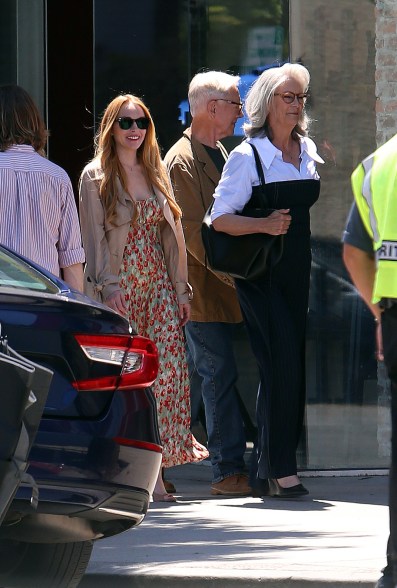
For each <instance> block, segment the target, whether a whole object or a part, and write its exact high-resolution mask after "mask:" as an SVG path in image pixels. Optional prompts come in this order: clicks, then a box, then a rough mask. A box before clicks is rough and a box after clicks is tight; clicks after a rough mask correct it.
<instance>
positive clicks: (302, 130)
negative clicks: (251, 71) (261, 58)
mask: <svg viewBox="0 0 397 588" xmlns="http://www.w3.org/2000/svg"><path fill="white" fill-rule="evenodd" d="M289 78H292V79H294V80H297V81H298V82H299V83H300V84H301V86H302V92H306V91H307V89H308V87H309V82H310V74H309V71H308V70H307V69H306V67H304V66H303V65H301V64H300V63H284V65H282V66H281V67H272V68H269V69H266V70H265V71H264V72H262V74H261V75H260V76H259V78H258V79H257V80H256V81H255V82H254V84H253V85H252V86H251V88H250V90H249V92H248V94H247V97H246V99H245V111H246V113H247V116H248V119H249V123H245V124H244V127H243V128H244V132H245V134H246V135H247V136H248V137H255V136H258V135H266V134H267V132H266V119H267V117H268V114H269V111H270V108H271V104H272V101H273V96H274V93H275V91H276V89H277V88H278V87H279V86H280V85H281V84H283V83H284V82H285V81H286V80H288V79H289ZM308 123H309V118H308V116H307V114H306V111H305V110H304V109H303V110H302V113H301V116H300V118H299V121H298V124H297V125H296V127H295V128H296V132H297V133H298V134H300V135H305V134H306V131H307V127H308Z"/></svg>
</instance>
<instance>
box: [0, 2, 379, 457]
mask: <svg viewBox="0 0 397 588" xmlns="http://www.w3.org/2000/svg"><path fill="white" fill-rule="evenodd" d="M61 4H62V3H59V4H58V6H61ZM48 6H49V5H48V3H47V2H45V0H2V3H1V19H0V31H1V35H0V49H1V51H0V56H1V57H0V83H10V82H16V83H19V84H21V85H22V86H24V87H25V88H26V89H27V90H28V91H29V92H30V93H31V94H32V96H33V97H34V98H35V100H36V102H37V103H38V104H39V106H40V107H41V108H42V110H43V112H45V108H46V104H45V101H46V96H49V102H50V104H49V105H48V106H49V107H51V108H52V109H53V110H54V111H56V112H54V113H53V118H52V125H53V126H54V124H55V123H54V120H55V119H54V116H55V115H58V116H59V117H61V118H60V121H59V122H60V127H56V130H57V132H54V135H55V136H56V137H59V141H60V143H62V149H63V151H62V152H61V151H58V152H57V153H58V157H59V161H58V162H59V163H60V164H61V165H63V166H64V167H65V168H66V169H68V166H69V167H71V161H70V154H71V153H74V152H76V150H77V151H79V150H80V151H81V150H82V147H81V146H82V145H83V146H84V148H85V149H90V148H91V146H92V144H91V141H90V140H91V135H90V133H91V132H92V138H93V133H94V130H95V129H94V128H92V129H91V127H90V129H89V131H87V125H86V126H85V127H84V124H85V123H84V122H83V118H82V117H81V113H80V111H79V110H78V109H77V110H76V109H75V110H74V111H72V110H71V109H70V99H71V96H72V94H73V92H74V94H73V97H74V96H75V94H76V92H75V91H74V89H73V83H70V84H68V85H66V86H65V93H64V94H63V93H62V92H59V94H60V95H61V94H62V99H64V100H65V103H67V102H68V101H69V102H68V105H69V106H68V108H62V104H63V103H62V102H57V101H56V96H55V97H54V91H55V92H56V90H54V87H55V88H56V87H57V84H58V85H59V81H60V79H61V78H59V76H62V75H63V73H64V72H63V68H62V70H60V71H58V69H57V68H58V63H57V60H56V57H55V56H56V55H57V52H56V51H54V50H52V51H50V49H51V45H47V44H46V43H47V41H48V34H49V30H47V29H46V26H48V28H49V29H51V26H52V29H54V22H55V24H56V23H58V24H59V22H60V21H61V22H62V23H63V22H64V20H63V19H62V20H61V19H58V18H57V13H56V10H55V12H53V15H52V20H51V19H50V21H46V18H47V17H48ZM51 6H53V7H55V6H56V4H54V5H52V4H51ZM62 6H63V8H64V10H66V11H68V10H69V9H68V7H67V5H66V4H62ZM86 6H87V8H86V14H85V19H86V20H85V21H84V22H87V23H88V25H90V22H91V21H90V18H91V7H90V6H88V4H87V5H86ZM92 6H93V21H92V22H93V29H94V34H93V36H94V73H93V74H92V75H93V79H94V85H93V87H92V95H91V94H90V90H91V77H90V75H88V74H91V73H92V72H91V70H92V68H91V61H90V60H91V58H92V54H91V53H90V52H91V37H90V38H89V41H88V42H87V43H86V45H84V43H83V40H82V38H81V39H80V37H82V36H81V35H77V36H76V39H74V40H73V43H74V45H73V47H74V48H76V50H77V52H79V51H80V53H81V59H82V60H83V61H84V63H85V69H82V68H80V69H79V72H80V75H84V77H85V78H86V79H87V80H88V81H87V86H86V87H84V100H83V99H82V98H81V96H82V95H83V92H82V93H81V94H79V95H78V96H77V98H75V100H76V101H78V103H79V104H78V106H79V107H80V106H81V108H82V109H84V108H85V107H87V104H88V109H89V110H90V112H91V110H92V108H91V100H92V103H93V105H94V108H93V117H94V118H95V120H96V121H98V119H99V116H100V114H101V113H102V111H103V109H104V108H105V106H106V104H107V103H108V102H109V101H110V100H111V99H112V98H113V97H114V96H116V95H117V94H119V93H121V92H131V93H133V94H136V95H138V96H140V97H142V98H143V99H144V101H145V102H146V104H147V105H148V106H149V108H150V109H151V112H152V114H153V117H154V121H155V124H156V130H157V134H158V138H159V142H160V145H161V148H162V150H163V153H165V152H166V151H167V150H168V149H169V147H170V146H171V145H172V144H173V143H174V142H175V141H176V140H177V139H178V138H179V137H180V136H181V133H182V131H183V129H184V128H186V126H187V125H188V124H189V111H188V105H187V90H188V84H189V82H190V80H191V78H192V77H193V75H194V74H195V73H197V72H199V71H202V70H205V69H215V70H223V71H228V72H230V73H234V74H238V75H240V76H241V94H242V97H244V95H245V93H246V92H247V91H248V88H249V87H250V84H251V83H252V82H253V81H254V80H255V79H256V78H257V76H258V75H260V73H261V71H263V68H264V67H267V66H269V65H270V64H272V63H274V62H275V61H285V60H289V59H290V60H291V61H299V62H302V63H303V64H304V65H306V66H307V67H308V69H309V71H310V73H311V78H312V79H311V88H310V95H311V97H310V100H309V101H308V103H307V108H308V110H309V113H310V115H311V118H312V126H311V136H312V137H313V138H314V140H315V142H316V144H317V146H318V149H319V152H320V154H321V155H322V156H323V158H324V159H325V161H326V163H325V165H324V166H323V167H321V169H320V173H321V179H322V190H321V196H320V200H319V202H318V203H317V204H316V205H315V206H314V207H313V209H312V249H313V266H312V280H311V291H310V303H309V314H308V331H307V400H308V402H307V416H306V431H305V436H304V438H303V439H302V443H301V446H300V448H299V465H300V467H301V468H309V469H346V468H359V469H371V468H376V469H377V468H385V467H387V466H388V463H389V456H390V422H389V421H390V419H389V406H388V399H389V393H390V392H389V389H388V381H387V378H386V377H385V373H384V366H383V365H382V364H380V365H377V363H376V361H375V358H374V324H373V320H372V317H371V315H370V313H369V311H368V310H367V309H366V307H365V305H364V304H363V303H362V301H361V300H360V298H359V296H358V295H357V293H356V291H355V289H354V288H353V286H352V284H351V282H350V280H349V277H348V275H347V272H346V270H345V268H344V266H343V263H342V258H341V244H340V239H341V235H342V231H343V228H344V224H345V220H346V217H347V214H348V211H349V208H350V205H351V202H352V193H351V188H350V175H351V173H352V171H353V169H354V168H355V166H356V165H357V164H358V162H359V161H360V160H361V159H362V158H363V157H364V156H366V155H367V154H369V153H370V152H371V151H373V150H374V149H375V147H376V143H375V138H376V116H375V12H374V2H373V0H361V1H360V2H351V0H334V1H333V2H329V1H328V0H290V1H289V0H246V1H245V2H244V3H241V1H240V0H220V1H215V0H175V1H173V2H164V0H146V1H145V2H138V1H137V0H133V1H132V0H113V1H112V2H111V3H109V2H108V1H107V0H92ZM53 10H54V8H53ZM46 11H47V12H46ZM46 14H47V17H46ZM73 16H74V13H73V15H71V17H73ZM51 23H52V24H51ZM88 28H89V26H88ZM55 29H56V30H55V31H54V30H52V33H53V35H57V33H56V31H58V29H57V28H56V27H55ZM68 30H70V29H68ZM90 34H91V31H90ZM66 37H67V36H66ZM66 37H65V39H66V41H68V39H67V38H66ZM87 38H88V37H87ZM79 43H80V44H79ZM47 46H48V47H50V49H49V51H50V52H51V57H52V65H51V68H50V69H51V75H52V78H51V76H48V77H47V73H48V63H49V62H50V61H51V60H50V59H49V56H47V61H46V54H45V52H46V47H47ZM52 47H53V46H52ZM77 54H79V53H77ZM62 55H64V57H63V59H64V61H65V64H64V65H68V67H69V69H68V70H65V71H68V72H69V74H68V76H67V79H68V80H69V79H71V78H72V75H71V74H70V72H73V68H77V67H78V64H77V63H76V60H75V59H74V62H73V64H72V65H71V60H72V59H73V56H71V57H70V63H69V62H68V63H66V61H67V60H68V58H69V57H68V56H67V55H66V54H64V53H62ZM82 71H83V72H84V73H83V74H82V73H81V72H82ZM79 72H77V71H76V79H77V77H78V76H77V74H78V73H79ZM55 78H56V79H55ZM76 79H75V78H73V82H76ZM62 81H63V80H62ZM55 82H57V84H56V83H55ZM47 84H48V85H49V86H51V87H50V88H49V87H46V85H47ZM77 85H78V87H81V83H79V84H77ZM58 87H59V86H58ZM51 89H52V91H51ZM83 102H84V104H82V103H83ZM60 113H61V114H60ZM68 117H70V118H71V119H72V120H69V119H68ZM242 122H243V121H240V122H239V124H238V125H237V126H236V130H235V135H234V136H233V137H230V138H228V139H226V140H225V141H224V142H225V145H226V146H227V148H229V149H230V148H232V147H233V146H234V145H236V144H238V143H239V142H240V141H241V140H242V138H243V135H242V128H241V125H242ZM71 123H73V124H74V126H73V127H72V124H71ZM90 123H91V119H90ZM68 127H70V128H73V133H71V134H70V135H67V133H63V132H62V131H63V130H64V129H65V128H68ZM80 127H81V135H79V134H78V129H79V128H80ZM83 127H84V133H86V134H85V135H84V133H83ZM56 137H55V138H56ZM53 153H55V150H53ZM84 153H85V152H84ZM50 155H51V151H50ZM84 158H85V159H88V154H87V155H85V154H84V157H83V159H84ZM80 159H81V158H80ZM80 159H79V160H78V162H77V163H76V165H75V167H76V170H78V171H80V167H82V166H83V164H82V162H81V161H80ZM85 159H84V160H85ZM79 166H80V167H79ZM236 350H237V353H238V355H239V357H240V358H241V362H240V366H241V372H240V380H239V389H240V392H241V397H242V399H243V404H244V410H245V418H246V422H247V432H248V434H249V435H251V438H252V426H253V425H254V418H255V417H254V415H255V395H256V389H257V384H258V376H257V369H256V366H255V362H254V360H253V357H252V353H251V352H250V349H249V346H248V342H247V339H246V336H245V332H244V330H243V329H242V330H241V331H238V333H237V336H236Z"/></svg>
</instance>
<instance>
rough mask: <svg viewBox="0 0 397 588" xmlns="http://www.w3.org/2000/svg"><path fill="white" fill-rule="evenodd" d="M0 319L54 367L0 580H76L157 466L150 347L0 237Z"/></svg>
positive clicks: (2, 552)
mask: <svg viewBox="0 0 397 588" xmlns="http://www.w3.org/2000/svg"><path fill="white" fill-rule="evenodd" d="M0 327H1V333H2V335H3V336H4V337H6V339H7V342H8V344H9V346H10V347H11V348H12V349H13V350H15V351H16V352H17V353H18V354H20V355H22V356H23V357H24V358H26V359H27V360H28V361H31V362H34V363H35V364H37V365H40V366H43V367H44V368H46V369H47V372H48V373H51V372H52V378H51V381H50V383H49V391H48V397H47V400H46V402H45V407H44V412H43V415H42V418H41V420H40V425H39V427H38V430H37V434H36V436H35V439H34V442H33V445H32V447H31V449H30V454H29V458H28V468H27V474H29V475H30V476H31V477H32V478H33V480H34V483H35V485H37V489H38V503H37V504H35V501H34V500H32V492H33V490H32V486H31V484H29V483H25V482H22V483H21V484H20V486H19V489H18V490H17V493H16V495H15V498H14V499H13V500H12V502H11V504H10V506H9V507H8V510H7V512H6V513H3V518H2V523H1V526H0V586H7V587H11V586H15V587H18V586H20V587H24V588H26V587H35V586H37V587H39V586H40V588H45V587H48V588H72V587H75V586H77V584H78V583H79V581H80V579H81V577H82V576H83V574H84V571H85V569H86V566H87V564H88V561H89V558H90V554H91V550H92V547H93V541H95V540H97V539H101V538H103V537H109V536H111V535H115V534H117V533H121V532H123V531H125V530H126V529H130V528H131V527H133V526H136V525H139V524H140V523H141V522H142V520H143V519H144V517H145V515H146V512H147V509H148V505H149V502H150V496H151V494H152V492H153V488H154V485H155V482H156V479H157V476H158V472H159V468H160V464H161V445H160V439H159V434H158V425H157V416H156V415H157V411H156V402H155V398H154V396H153V394H152V391H151V388H150V386H151V384H152V383H153V381H154V380H155V378H156V376H157V371H158V356H157V349H156V346H155V344H154V343H153V342H152V341H150V340H149V339H147V338H144V337H140V336H137V335H135V334H134V333H131V332H130V329H129V325H128V322H127V321H126V320H125V319H124V318H123V317H121V316H120V315H118V314H117V313H115V312H113V311H112V310H110V309H109V308H108V307H106V306H104V305H102V304H99V303H96V302H94V301H92V300H91V299H89V298H88V297H86V296H84V295H83V294H81V293H79V292H77V291H73V290H71V289H70V288H69V287H68V286H67V285H66V284H65V283H64V282H63V281H61V280H59V279H58V278H56V277H55V276H53V275H52V274H50V273H48V272H46V271H45V270H43V269H42V268H40V267H39V266H36V265H35V264H33V263H32V262H30V261H28V260H26V259H24V258H23V257H21V256H19V255H17V254H16V253H14V252H12V251H10V250H9V249H7V248H5V247H3V246H0ZM0 377H1V370H0ZM1 382H2V385H3V386H4V381H3V379H1ZM0 389H1V388H0ZM6 392H7V391H6V390H5V389H4V388H2V395H1V398H2V404H3V403H4V402H5V401H6ZM2 410H3V409H2ZM0 489H1V479H0ZM1 515H2V513H0V517H1ZM0 520H1V518H0Z"/></svg>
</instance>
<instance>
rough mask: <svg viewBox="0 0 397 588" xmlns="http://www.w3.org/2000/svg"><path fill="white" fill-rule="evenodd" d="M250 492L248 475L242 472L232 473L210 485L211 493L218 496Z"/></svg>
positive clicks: (247, 493) (243, 494)
mask: <svg viewBox="0 0 397 588" xmlns="http://www.w3.org/2000/svg"><path fill="white" fill-rule="evenodd" d="M251 492H252V488H251V487H250V486H249V484H248V476H245V475H244V474H234V475H233V476H228V477H227V478H225V479H224V480H221V481H220V482H216V484H212V485H211V494H213V495H218V496H219V495H221V496H249V495H250V494H251Z"/></svg>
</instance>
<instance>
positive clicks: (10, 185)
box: [0, 145, 85, 276]
mask: <svg viewBox="0 0 397 588" xmlns="http://www.w3.org/2000/svg"><path fill="white" fill-rule="evenodd" d="M0 243H2V244H4V245H6V246H7V247H10V248H11V249H14V250H15V251H16V252H17V253H20V254H22V255H24V256H25V257H28V258H29V259H31V260H32V261H34V262H35V263H38V264H39V265H41V266H42V267H44V268H45V269H47V270H49V271H50V272H52V273H53V274H55V275H57V276H59V275H60V268H64V267H69V266H71V265H74V264H76V263H83V262H84V259H85V255H84V249H83V248H82V245H81V234H80V225H79V219H78V214H77V207H76V201H75V199H74V194H73V188H72V184H71V182H70V179H69V176H68V175H67V173H66V172H65V171H64V170H63V169H62V168H61V167H59V166H58V165H55V164H54V163H52V162H51V161H49V160H48V159H46V158H45V157H42V156H41V155H39V154H38V153H36V151H35V150H34V149H33V147H31V146H30V145H12V146H11V147H10V148H9V149H7V150H6V151H4V152H0Z"/></svg>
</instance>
